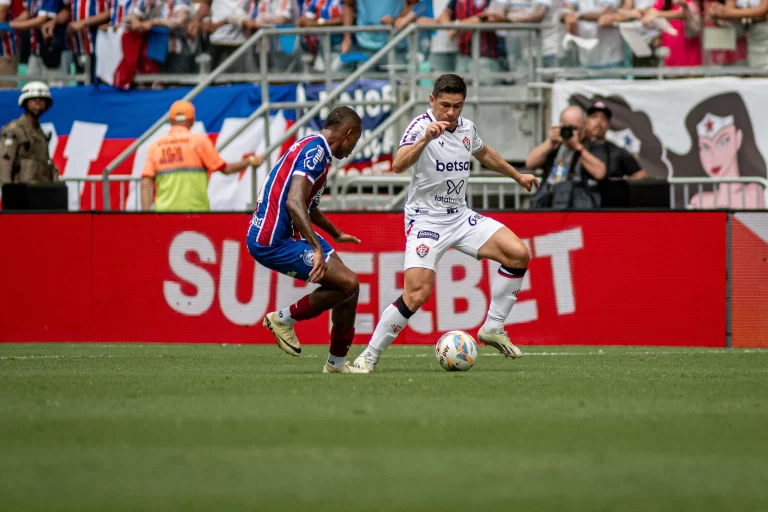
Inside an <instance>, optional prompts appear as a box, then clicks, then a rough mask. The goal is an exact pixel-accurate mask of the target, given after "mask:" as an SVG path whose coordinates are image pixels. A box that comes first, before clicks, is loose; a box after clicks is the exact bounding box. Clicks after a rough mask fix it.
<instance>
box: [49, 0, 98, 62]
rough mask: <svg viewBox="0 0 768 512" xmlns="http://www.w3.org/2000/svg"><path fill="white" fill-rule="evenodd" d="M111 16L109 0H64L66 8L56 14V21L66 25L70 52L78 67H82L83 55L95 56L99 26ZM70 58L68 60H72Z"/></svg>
mask: <svg viewBox="0 0 768 512" xmlns="http://www.w3.org/2000/svg"><path fill="white" fill-rule="evenodd" d="M109 18H110V12H109V0H64V8H63V9H62V10H61V11H59V14H58V15H57V16H56V23H57V24H58V25H66V28H67V35H68V37H67V43H68V44H67V47H68V53H69V52H71V54H72V56H74V57H75V60H74V62H75V65H76V66H77V68H78V69H82V66H83V62H82V60H81V58H82V57H83V56H89V57H90V58H93V54H94V53H95V50H96V34H97V32H98V27H99V26H100V25H104V24H105V23H108V22H109ZM70 58H71V57H70ZM70 58H68V59H66V60H67V61H70ZM92 69H93V70H95V67H92Z"/></svg>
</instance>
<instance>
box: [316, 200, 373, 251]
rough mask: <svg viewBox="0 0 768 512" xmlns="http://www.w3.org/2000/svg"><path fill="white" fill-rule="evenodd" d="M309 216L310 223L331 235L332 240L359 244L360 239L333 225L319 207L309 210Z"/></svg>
mask: <svg viewBox="0 0 768 512" xmlns="http://www.w3.org/2000/svg"><path fill="white" fill-rule="evenodd" d="M309 218H310V220H311V221H312V224H314V225H315V226H317V227H319V228H320V229H322V230H323V231H325V232H326V233H328V234H329V235H331V238H333V241H334V242H338V243H345V242H351V243H353V244H359V243H360V239H359V238H357V237H355V236H352V235H348V234H346V233H344V232H343V231H342V230H340V229H339V228H337V227H336V226H334V225H333V222H331V221H330V220H328V217H326V216H325V215H323V212H321V211H320V208H314V209H313V210H312V211H310V212H309Z"/></svg>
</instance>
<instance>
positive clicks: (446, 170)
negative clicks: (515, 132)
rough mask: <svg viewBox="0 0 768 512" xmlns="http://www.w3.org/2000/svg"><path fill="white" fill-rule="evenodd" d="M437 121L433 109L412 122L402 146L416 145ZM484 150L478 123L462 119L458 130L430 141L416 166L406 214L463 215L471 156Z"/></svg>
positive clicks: (406, 205)
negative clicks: (459, 213) (454, 213)
mask: <svg viewBox="0 0 768 512" xmlns="http://www.w3.org/2000/svg"><path fill="white" fill-rule="evenodd" d="M433 122H435V116H434V115H433V114H432V109H429V110H427V112H426V114H422V115H420V116H418V117H417V118H416V119H414V120H413V121H411V124H410V125H409V126H408V129H407V130H405V133H404V134H403V138H402V139H400V147H403V146H409V145H411V144H414V143H415V142H416V141H418V140H419V139H420V138H422V137H423V136H424V133H425V131H426V128H427V126H428V125H429V124H430V123H433ZM481 149H483V141H482V140H480V136H478V134H477V128H476V127H475V124H474V123H473V122H472V121H470V120H469V119H466V118H464V117H459V121H458V124H457V126H456V129H455V130H453V131H452V132H451V131H447V130H446V131H445V132H443V134H442V135H441V136H440V137H439V138H437V139H435V140H433V141H432V142H430V143H429V144H428V145H427V147H426V148H425V149H424V152H423V153H422V154H421V156H420V157H419V160H418V161H417V162H416V164H415V165H414V166H413V177H412V178H411V184H410V186H409V188H408V199H407V200H406V202H405V213H406V215H414V214H416V213H424V212H429V213H435V214H437V213H446V212H461V211H463V210H465V209H466V208H467V200H466V195H467V186H466V182H467V179H468V178H469V169H470V167H471V165H470V160H471V156H472V155H473V154H475V153H477V152H478V151H480V150H481Z"/></svg>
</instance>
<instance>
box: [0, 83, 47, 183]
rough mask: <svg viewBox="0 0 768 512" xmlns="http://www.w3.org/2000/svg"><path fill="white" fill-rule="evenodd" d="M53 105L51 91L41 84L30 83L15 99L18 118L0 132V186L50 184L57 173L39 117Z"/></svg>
mask: <svg viewBox="0 0 768 512" xmlns="http://www.w3.org/2000/svg"><path fill="white" fill-rule="evenodd" d="M51 105H53V98H51V91H50V89H48V86H47V85H45V84H44V83H42V82H30V83H28V84H27V85H25V86H24V88H23V89H22V90H21V95H20V96H19V107H21V108H23V109H24V113H23V114H22V115H21V117H20V118H18V119H16V120H15V121H11V122H10V123H8V124H7V125H5V126H3V128H2V130H1V131H0V186H2V185H3V184H5V183H51V182H54V181H59V170H58V169H56V166H55V165H53V162H52V161H51V156H50V155H49V154H48V140H49V136H47V135H46V134H45V133H44V132H43V130H42V129H41V128H40V116H42V115H43V114H44V113H45V112H46V111H47V110H48V109H49V108H51Z"/></svg>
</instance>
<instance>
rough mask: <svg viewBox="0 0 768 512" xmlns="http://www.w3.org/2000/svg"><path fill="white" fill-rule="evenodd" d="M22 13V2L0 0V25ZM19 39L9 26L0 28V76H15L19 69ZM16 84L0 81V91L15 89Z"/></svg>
mask: <svg viewBox="0 0 768 512" xmlns="http://www.w3.org/2000/svg"><path fill="white" fill-rule="evenodd" d="M23 11H24V1H23V0H0V24H3V25H5V24H7V23H9V22H11V21H13V20H14V19H15V18H16V17H17V16H19V15H20V14H21V13H22V12H23ZM19 46H20V45H19V38H18V35H17V34H16V33H15V32H14V31H13V30H11V28H10V25H8V26H5V27H3V28H0V75H15V74H16V73H17V72H18V67H19ZM15 88H16V82H13V81H9V82H3V81H0V89H15Z"/></svg>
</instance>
